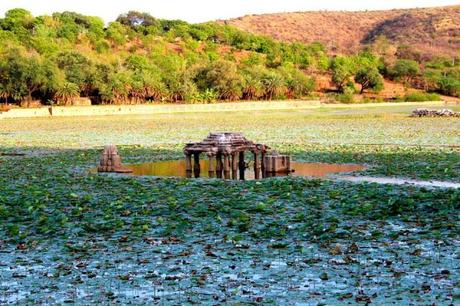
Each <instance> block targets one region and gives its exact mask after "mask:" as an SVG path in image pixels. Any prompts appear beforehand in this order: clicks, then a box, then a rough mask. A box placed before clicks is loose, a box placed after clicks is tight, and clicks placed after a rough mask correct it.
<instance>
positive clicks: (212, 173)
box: [208, 153, 216, 177]
mask: <svg viewBox="0 0 460 306" xmlns="http://www.w3.org/2000/svg"><path fill="white" fill-rule="evenodd" d="M208 160H209V166H208V173H209V177H214V176H215V175H216V172H215V170H214V164H215V155H214V154H213V153H208Z"/></svg>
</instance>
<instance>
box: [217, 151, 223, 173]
mask: <svg viewBox="0 0 460 306" xmlns="http://www.w3.org/2000/svg"><path fill="white" fill-rule="evenodd" d="M216 159H217V162H216V176H217V177H218V178H222V170H223V169H224V164H223V163H222V154H221V153H217V155H216Z"/></svg>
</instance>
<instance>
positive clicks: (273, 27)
mask: <svg viewBox="0 0 460 306" xmlns="http://www.w3.org/2000/svg"><path fill="white" fill-rule="evenodd" d="M219 22H221V23H225V24H230V25H234V26H236V27H238V28H240V29H243V30H246V31H249V32H252V33H258V34H265V35H269V36H271V37H274V38H276V39H278V40H282V41H301V42H306V43H311V42H315V41H319V42H322V43H323V44H325V45H326V46H327V47H328V49H329V50H330V51H331V52H333V53H352V52H355V51H357V50H359V49H360V48H362V47H363V46H365V45H367V44H369V43H372V42H373V41H375V39H376V38H377V37H379V36H385V37H387V38H388V39H389V40H390V42H392V43H394V44H396V45H409V46H411V47H413V49H414V50H417V51H418V52H420V53H421V54H423V55H425V56H426V55H428V56H429V55H446V56H459V55H460V51H459V50H460V5H459V6H448V7H439V8H422V9H405V10H390V11H363V12H328V11H320V12H295V13H279V14H264V15H249V16H244V17H240V18H236V19H232V20H225V21H219Z"/></svg>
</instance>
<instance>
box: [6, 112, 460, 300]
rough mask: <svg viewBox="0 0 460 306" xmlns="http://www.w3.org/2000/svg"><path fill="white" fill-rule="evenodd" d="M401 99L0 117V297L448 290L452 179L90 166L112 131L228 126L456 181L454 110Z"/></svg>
mask: <svg viewBox="0 0 460 306" xmlns="http://www.w3.org/2000/svg"><path fill="white" fill-rule="evenodd" d="M413 107H415V106H411V107H409V106H406V105H401V106H398V107H384V106H382V107H371V106H369V107H354V106H350V107H324V108H320V109H317V110H296V111H292V110H291V111H276V112H275V111H258V112H251V113H250V114H245V113H236V112H222V113H219V114H216V113H203V114H170V115H155V116H117V117H91V118H89V117H88V118H51V119H50V118H47V119H45V118H36V119H19V120H17V119H15V120H7V119H5V120H2V121H0V130H1V132H0V151H1V152H24V153H26V156H10V157H8V156H3V157H0V191H1V192H0V220H1V221H2V222H0V237H2V238H1V239H0V303H2V302H5V303H11V304H13V303H19V304H27V303H30V304H40V303H45V304H56V303H64V302H66V303H76V304H82V303H83V302H82V301H84V302H85V303H87V302H92V303H103V304H107V303H122V304H124V303H129V302H133V301H135V302H136V303H155V302H156V303H163V304H184V303H236V302H241V303H255V302H262V303H273V304H285V303H292V302H293V301H295V302H299V303H301V302H304V303H313V304H322V303H323V304H337V303H348V302H351V303H366V302H372V303H376V304H383V303H388V302H394V303H407V304H408V303H412V304H423V303H425V304H426V303H436V304H440V305H444V304H446V305H447V304H452V303H454V300H455V299H456V298H458V291H456V289H455V287H458V284H459V282H460V278H459V275H458V271H456V269H455V267H456V266H458V260H459V258H458V254H457V253H456V252H457V251H456V249H457V248H458V243H459V241H458V237H459V228H458V224H459V221H460V220H459V215H458V210H459V209H460V190H459V189H426V188H416V187H411V186H391V185H378V184H368V183H362V184H352V183H345V182H336V181H328V180H310V179H306V178H281V179H268V180H262V181H251V182H233V181H221V180H194V179H177V178H152V177H141V178H138V177H126V176H124V177H120V176H113V175H95V174H89V172H88V171H89V169H91V168H93V167H94V166H95V165H96V163H97V162H98V158H99V154H100V153H101V148H102V146H103V145H105V144H107V143H110V142H111V143H114V144H117V145H119V151H120V153H121V156H122V158H123V162H124V163H140V162H146V161H154V160H168V159H179V158H182V157H183V156H182V151H181V149H182V146H183V144H184V143H185V142H187V141H191V140H200V139H202V138H204V137H205V136H206V134H207V133H208V132H209V131H219V130H230V131H242V132H243V133H245V134H246V136H247V137H248V138H249V139H252V140H257V141H260V142H263V143H267V144H269V145H271V146H272V147H273V148H275V149H277V150H279V151H281V152H285V153H289V154H292V155H293V157H294V159H295V160H298V161H320V162H333V163H365V164H367V165H368V166H369V169H368V170H366V172H364V174H366V175H368V174H372V175H379V176H400V177H412V178H418V179H424V180H427V179H437V180H445V181H456V182H458V181H459V180H460V148H458V144H459V143H460V132H459V131H460V121H458V119H455V118H442V119H437V118H409V117H408V116H407V114H408V113H409V112H410V109H411V108H413ZM454 109H456V108H454ZM384 144H387V145H384ZM361 174H363V173H356V175H361ZM68 284H70V285H68Z"/></svg>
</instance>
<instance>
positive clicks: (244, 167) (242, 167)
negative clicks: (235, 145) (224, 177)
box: [238, 151, 246, 181]
mask: <svg viewBox="0 0 460 306" xmlns="http://www.w3.org/2000/svg"><path fill="white" fill-rule="evenodd" d="M239 158H240V160H239V162H238V168H239V169H240V180H242V181H244V171H245V170H246V165H245V163H244V151H242V152H240V154H239Z"/></svg>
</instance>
